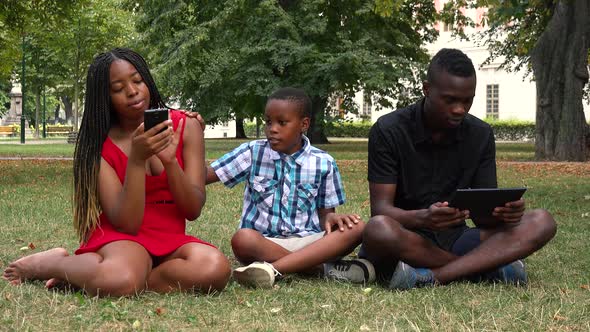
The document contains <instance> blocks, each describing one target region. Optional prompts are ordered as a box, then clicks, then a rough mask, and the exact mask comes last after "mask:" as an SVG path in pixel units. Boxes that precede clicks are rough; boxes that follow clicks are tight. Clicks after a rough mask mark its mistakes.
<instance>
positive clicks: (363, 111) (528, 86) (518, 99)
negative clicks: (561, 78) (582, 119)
mask: <svg viewBox="0 0 590 332" xmlns="http://www.w3.org/2000/svg"><path fill="white" fill-rule="evenodd" d="M434 2H435V8H436V10H438V11H440V10H442V9H443V6H444V4H445V2H447V1H445V0H434ZM486 11H487V9H485V8H478V9H466V10H464V11H463V14H464V15H465V16H467V17H469V18H471V19H472V20H473V21H474V22H477V23H479V24H478V25H477V26H476V27H475V28H468V29H467V30H466V33H467V34H474V33H477V32H481V31H484V29H485V28H486V27H485V13H486ZM436 29H437V30H438V31H439V33H440V35H439V38H438V39H437V40H436V42H434V43H432V44H428V45H426V48H427V50H428V53H429V54H430V55H431V56H434V54H436V52H438V51H439V50H440V49H441V48H456V49H460V50H462V51H463V52H465V54H467V56H468V57H469V58H470V59H471V61H473V64H474V66H475V70H476V75H477V88H476V92H475V99H474V100H473V106H472V107H471V110H470V112H469V113H470V114H473V115H475V116H476V117H478V118H480V119H485V118H494V119H499V120H511V119H515V120H525V121H533V122H534V121H535V114H536V105H537V98H536V86H535V82H534V81H532V80H531V79H532V76H531V75H532V74H531V75H529V76H526V77H525V73H524V72H522V71H520V72H508V71H506V70H503V69H500V68H499V67H500V64H501V61H500V60H501V59H496V60H495V61H494V62H493V63H490V64H486V65H484V64H483V63H484V61H485V60H486V59H487V58H488V56H489V52H488V50H487V48H486V47H485V46H480V45H477V44H476V43H475V42H473V41H462V40H460V39H459V38H458V37H454V36H453V35H452V27H451V26H449V25H447V24H443V23H442V22H439V23H438V24H437V25H436ZM369 97H370V96H368V95H367V94H366V93H364V92H363V91H360V92H358V93H357V94H356V96H355V102H356V103H357V105H358V106H359V107H358V109H359V116H358V117H362V118H370V119H371V121H372V122H375V121H376V120H377V119H378V118H379V117H380V116H381V115H383V114H385V113H389V112H391V111H392V109H381V110H379V111H377V110H376V109H375V107H373V105H372V102H371V100H370V98H369ZM584 113H585V115H586V121H590V104H589V103H588V102H587V101H584ZM368 114H370V116H368Z"/></svg>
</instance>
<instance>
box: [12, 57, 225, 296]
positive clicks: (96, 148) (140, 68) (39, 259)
mask: <svg viewBox="0 0 590 332" xmlns="http://www.w3.org/2000/svg"><path fill="white" fill-rule="evenodd" d="M162 107H166V106H165V105H164V103H163V101H162V99H161V97H160V94H159V92H158V90H157V88H156V85H155V83H154V80H153V78H152V76H151V74H150V72H149V69H148V67H147V64H146V63H145V60H144V59H143V58H142V57H141V56H140V55H139V54H137V53H135V52H133V51H131V50H129V49H114V50H112V51H110V52H107V53H103V54H100V55H98V56H97V57H96V58H95V59H94V62H93V63H92V64H91V65H90V68H89V69H88V77H87V82H86V100H85V107H84V109H85V110H84V116H83V119H82V125H81V127H80V132H79V136H78V142H77V144H76V150H75V153H74V223H75V225H76V229H77V232H78V236H79V237H80V241H81V246H80V248H79V249H78V250H76V252H75V255H72V256H70V255H69V254H68V252H67V250H66V249H64V248H55V249H51V250H47V251H44V252H40V253H37V254H33V255H30V256H27V257H23V258H21V259H19V260H17V261H15V262H12V263H10V264H9V266H8V267H7V268H6V270H5V271H4V278H5V279H7V280H9V281H10V282H11V283H12V284H19V283H21V282H23V281H25V280H34V279H36V280H47V282H46V286H47V287H53V286H55V285H56V284H58V283H60V282H67V283H69V284H71V285H73V286H75V287H79V288H81V289H84V290H85V291H86V292H87V293H89V294H91V295H98V296H126V295H134V294H137V293H139V292H141V291H144V290H152V291H156V292H160V293H166V292H171V291H178V290H182V291H193V290H194V291H200V292H205V293H207V292H210V291H215V290H217V291H219V290H222V289H223V288H224V287H225V285H226V284H227V281H228V279H229V277H230V273H231V272H230V271H231V270H230V264H229V261H228V260H227V258H226V257H225V256H224V255H223V253H221V252H220V251H219V250H218V249H217V248H215V247H214V246H213V245H211V244H209V243H207V242H204V241H202V240H200V239H198V238H195V237H192V236H189V235H186V233H185V220H186V219H189V220H194V219H196V218H197V217H198V216H199V214H200V213H201V209H202V207H203V205H204V203H205V178H206V167H205V166H206V165H205V157H204V156H205V151H204V149H205V144H204V138H203V129H202V127H201V125H200V124H199V123H198V122H197V120H195V119H190V118H186V117H185V116H184V115H183V114H182V112H179V111H173V110H171V111H170V112H169V115H170V117H169V118H170V119H169V120H167V121H164V122H162V123H160V124H158V125H156V126H155V127H153V128H151V129H149V130H147V131H144V124H143V115H144V111H145V110H147V109H150V108H162ZM161 130H163V131H161ZM160 131H161V132H160Z"/></svg>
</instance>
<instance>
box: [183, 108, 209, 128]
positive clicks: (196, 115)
mask: <svg viewBox="0 0 590 332" xmlns="http://www.w3.org/2000/svg"><path fill="white" fill-rule="evenodd" d="M182 114H184V115H186V117H187V118H191V119H197V121H198V122H199V124H200V125H201V129H203V130H205V127H206V124H205V120H204V119H203V117H202V116H201V114H199V112H189V111H185V110H182Z"/></svg>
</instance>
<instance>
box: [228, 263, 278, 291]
mask: <svg viewBox="0 0 590 332" xmlns="http://www.w3.org/2000/svg"><path fill="white" fill-rule="evenodd" d="M270 273H271V274H269V271H267V270H265V269H264V268H261V267H252V266H243V267H239V268H237V269H235V270H234V273H233V276H234V279H235V280H236V281H237V282H238V284H240V285H242V286H246V287H253V288H256V287H257V288H272V285H273V284H274V278H273V277H271V275H272V273H274V272H270Z"/></svg>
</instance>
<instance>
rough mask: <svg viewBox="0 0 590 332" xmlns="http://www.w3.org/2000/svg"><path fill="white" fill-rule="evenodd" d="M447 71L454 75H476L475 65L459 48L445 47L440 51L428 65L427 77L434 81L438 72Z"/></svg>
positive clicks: (429, 80)
mask: <svg viewBox="0 0 590 332" xmlns="http://www.w3.org/2000/svg"><path fill="white" fill-rule="evenodd" d="M442 71H446V72H447V73H449V74H451V75H453V76H460V77H471V76H475V67H473V62H471V59H469V57H468V56H467V55H466V54H465V53H463V52H461V51H460V50H458V49H454V48H443V49H441V50H440V51H438V52H437V53H436V54H435V55H434V57H432V60H431V61H430V65H428V72H427V73H426V79H427V80H428V82H431V83H433V82H434V80H435V77H436V75H437V74H438V73H440V72H442Z"/></svg>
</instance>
